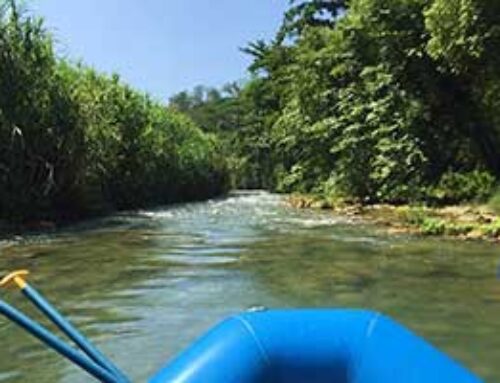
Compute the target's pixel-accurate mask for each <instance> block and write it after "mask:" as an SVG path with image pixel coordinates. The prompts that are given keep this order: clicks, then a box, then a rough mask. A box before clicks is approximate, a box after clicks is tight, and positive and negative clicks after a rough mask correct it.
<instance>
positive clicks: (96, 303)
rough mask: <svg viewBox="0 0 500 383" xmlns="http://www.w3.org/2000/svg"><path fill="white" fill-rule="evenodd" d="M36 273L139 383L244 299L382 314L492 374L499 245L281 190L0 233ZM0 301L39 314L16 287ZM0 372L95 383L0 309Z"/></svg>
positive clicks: (8, 257) (499, 369)
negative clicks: (294, 198) (363, 218)
mask: <svg viewBox="0 0 500 383" xmlns="http://www.w3.org/2000/svg"><path fill="white" fill-rule="evenodd" d="M0 253H1V256H0V271H6V270H11V269H15V268H28V269H30V270H31V271H32V276H31V278H30V280H31V281H32V283H33V285H34V286H36V287H37V288H38V289H39V290H41V291H42V292H43V293H44V294H45V295H46V297H48V298H49V300H51V301H52V302H53V303H54V304H55V305H56V306H57V307H58V308H60V310H61V311H63V312H64V313H65V314H67V315H69V316H70V318H71V320H72V321H73V322H74V323H76V324H77V326H78V327H79V328H80V329H81V330H82V331H83V332H85V333H86V334H87V335H89V337H90V338H91V339H92V340H93V341H94V342H95V343H96V344H97V345H98V346H99V347H100V348H101V349H102V350H103V351H104V352H105V353H106V354H107V355H108V356H110V357H111V358H112V359H113V360H114V361H115V362H116V363H117V364H118V365H120V366H121V367H123V369H124V370H125V371H126V372H127V373H128V374H129V375H130V377H131V378H132V379H133V380H134V381H138V382H139V381H145V380H146V379H147V377H148V376H151V375H152V374H153V373H155V372H156V371H157V370H158V369H159V368H160V367H161V366H162V365H164V364H165V362H166V360H168V359H169V358H170V357H172V356H173V355H174V354H175V353H176V352H178V351H180V350H181V349H182V348H184V347H186V346H187V345H188V344H189V343H190V342H191V341H192V340H193V339H194V338H196V337H197V336H198V335H199V334H201V333H202V332H203V331H204V330H206V329H207V328H208V327H209V326H211V325H213V324H214V323H215V322H217V321H218V320H220V319H222V318H223V317H224V316H226V315H229V314H232V313H236V312H238V311H240V310H244V309H247V308H249V307H252V306H266V307H306V306H307V307H363V308H370V309H375V310H380V311H383V312H384V313H387V314H389V315H391V316H393V317H394V318H396V319H397V320H399V321H401V322H403V323H404V324H406V325H407V326H408V327H410V328H411V329H413V330H415V331H416V332H418V333H419V334H421V335H423V336H425V337H426V338H427V339H429V340H430V341H432V342H433V343H435V344H436V345H438V346H439V347H441V348H442V349H443V350H445V351H446V352H447V353H449V354H451V355H452V356H453V357H454V358H456V359H458V360H459V361H461V362H463V363H465V364H466V365H467V366H469V367H470V368H471V369H473V370H474V371H475V372H476V373H478V374H479V375H480V376H482V377H483V378H484V379H485V380H486V381H487V382H500V366H499V364H498V361H499V360H500V279H499V278H498V277H499V275H498V271H497V270H498V263H499V261H500V248H499V247H498V245H494V244H486V243H464V242H459V241H451V240H443V239H428V238H425V239H422V238H416V237H409V236H394V235H391V236H388V235H386V234H384V233H381V232H380V231H378V230H377V228H375V227H371V226H369V225H363V224H361V223H359V222H350V221H349V220H347V219H345V218H342V217H337V216H334V215H332V213H331V212H317V211H304V210H294V209H292V208H289V207H287V206H286V205H285V204H284V203H283V200H282V198H281V197H279V196H276V195H272V194H268V193H264V192H239V193H234V194H232V195H230V196H229V197H228V198H225V199H220V200H213V201H209V202H203V203H194V204H186V205H178V206H173V207H168V208H164V209H156V210H149V211H140V212H133V213H122V214H117V215H114V216H112V217H108V218H106V219H102V220H98V221H92V222H88V223H85V224H80V225H78V226H76V227H73V228H71V229H65V230H64V231H61V232H57V233H54V234H50V235H32V236H26V237H23V238H17V239H15V240H10V241H4V242H0ZM2 294H3V298H4V299H5V300H7V301H9V302H10V303H12V304H14V305H16V306H17V307H20V308H21V309H22V310H24V311H26V312H28V313H30V315H33V316H37V317H39V316H38V315H37V313H36V312H35V311H34V310H33V309H32V308H31V307H30V306H29V305H28V304H27V303H26V302H25V300H23V298H22V297H21V296H20V294H19V293H18V292H15V291H9V292H6V293H2ZM0 339H1V346H2V347H1V349H0V382H9V383H10V382H38V383H49V382H86V381H90V379H89V378H88V377H87V376H86V375H84V374H83V373H81V372H80V371H79V370H78V369H76V368H75V367H73V366H71V365H70V364H68V363H67V362H66V361H65V360H63V359H61V358H60V357H58V356H57V355H55V354H54V353H52V352H51V351H48V350H47V349H46V348H45V347H43V346H41V345H40V344H39V343H38V342H37V341H35V340H33V339H32V338H31V337H29V336H28V335H27V334H25V333H24V332H23V331H22V330H19V329H18V328H17V327H16V326H14V325H13V324H10V323H7V322H6V321H5V320H4V319H3V318H0Z"/></svg>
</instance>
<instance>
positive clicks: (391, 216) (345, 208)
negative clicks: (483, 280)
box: [287, 194, 500, 243]
mask: <svg viewBox="0 0 500 383" xmlns="http://www.w3.org/2000/svg"><path fill="white" fill-rule="evenodd" d="M287 202H288V203H289V204H290V205H291V206H293V207H295V208H300V209H321V210H332V211H333V212H335V213H336V214H340V215H343V216H348V217H352V218H354V219H359V220H361V221H365V222H371V223H374V224H377V225H379V226H380V227H383V228H384V229H386V230H387V232H389V233H395V234H401V233H409V234H416V235H426V236H446V237H454V238H459V239H464V240H488V241H493V242H497V243H500V215H498V214H496V213H495V212H493V211H492V210H491V209H489V208H488V207H487V206H484V205H457V206H446V207H429V206H411V205H401V206H395V205H388V204H375V205H361V204H348V203H339V202H333V201H328V200H326V199H324V198H321V197H319V196H314V195H303V194H293V195H291V196H289V197H288V199H287Z"/></svg>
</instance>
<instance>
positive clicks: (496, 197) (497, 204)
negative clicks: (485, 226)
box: [488, 189, 500, 214]
mask: <svg viewBox="0 0 500 383" xmlns="http://www.w3.org/2000/svg"><path fill="white" fill-rule="evenodd" d="M488 206H489V207H490V209H491V210H493V211H494V212H495V213H496V214H500V189H497V190H496V192H494V193H493V195H492V196H491V198H490V199H489V201H488Z"/></svg>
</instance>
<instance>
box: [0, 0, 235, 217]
mask: <svg viewBox="0 0 500 383" xmlns="http://www.w3.org/2000/svg"><path fill="white" fill-rule="evenodd" d="M0 12H1V14H0V219H2V218H3V219H7V220H10V221H27V220H36V219H57V218H58V219H72V218H76V217H79V216H82V215H88V214H98V213H101V212H103V211H108V210H110V209H116V208H131V207H138V206H144V205H148V204H153V203H166V202H172V201H179V200H187V199H197V198H204V197H208V196H212V195H215V194H217V193H220V192H222V191H223V190H224V189H225V187H226V185H227V181H226V179H227V174H226V173H227V172H226V166H225V162H224V160H223V159H222V157H221V156H220V154H219V152H220V151H219V148H218V146H219V144H218V143H217V141H216V139H215V137H214V136H213V135H210V134H205V133H203V132H202V131H201V130H200V129H199V128H198V127H197V126H196V125H195V124H194V123H193V122H192V121H191V120H190V119H189V118H188V117H186V116H185V115H183V114H181V113H178V112H175V111H172V110H168V109H167V108H166V107H164V106H163V105H161V104H160V103H159V102H156V101H154V100H152V99H151V98H150V97H148V96H147V95H145V94H142V93H139V92H137V91H135V90H133V89H131V88H130V87H128V86H127V85H125V84H123V83H122V82H121V81H120V79H119V77H118V76H116V75H114V76H107V75H102V74H99V73H97V72H95V71H94V70H92V69H90V68H87V67H85V66H83V65H74V64H70V63H68V62H66V61H64V60H61V59H58V58H57V57H56V56H55V54H54V49H53V46H52V38H51V36H50V34H49V33H47V31H46V30H45V29H44V27H43V23H42V21H41V20H39V19H37V18H33V17H30V16H25V15H23V14H22V13H20V12H19V10H18V8H17V7H16V4H15V2H14V1H13V0H11V1H0Z"/></svg>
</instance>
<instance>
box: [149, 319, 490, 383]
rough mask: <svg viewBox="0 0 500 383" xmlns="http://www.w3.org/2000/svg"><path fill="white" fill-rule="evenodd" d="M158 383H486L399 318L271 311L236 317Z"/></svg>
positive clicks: (198, 344) (169, 369)
mask: <svg viewBox="0 0 500 383" xmlns="http://www.w3.org/2000/svg"><path fill="white" fill-rule="evenodd" d="M150 382H151V383H167V382H168V383H174V382H175V383H181V382H182V383H201V382H204V383H205V382H208V383H210V382H214V383H226V382H231V383H233V382H234V383H257V382H259V383H260V382H264V383H266V382H276V383H281V382H283V383H284V382H286V383H299V382H300V383H305V382H307V383H327V382H328V383H446V382H450V383H451V382H452V383H479V382H481V380H480V379H479V378H477V377H475V376H474V375H473V374H472V373H471V372H469V371H467V370H466V369H465V368H464V367H462V366H461V365H460V364H458V363H457V362H455V361H453V360H452V359H451V358H449V357H448V356H446V355H445V354H443V353H442V352H440V351H438V350H437V349H436V348H434V347H433V346H431V345H430V344H429V343H427V342H426V341H424V340H423V339H422V338H420V337H418V336H417V335H415V334H413V333H412V332H410V331H409V330H407V329H405V328H404V327H402V326H401V325H399V324H397V323H395V322H394V321H392V320H391V319H389V318H387V317H385V316H383V315H381V314H378V313H374V312H370V311H360V310H276V311H275V310H270V311H261V312H248V313H244V314H241V315H238V316H234V317H231V318H229V319H227V320H225V321H223V322H222V323H221V324H219V325H218V326H216V327H215V328H213V329H212V330H211V331H209V332H208V333H207V334H206V335H205V336H203V337H202V338H201V339H199V340H198V341H196V342H195V343H194V344H193V345H192V346H191V347H190V348H188V349H187V350H186V351H185V352H184V353H182V354H181V355H179V356H178V357H177V358H175V359H174V360H173V361H172V362H171V363H170V364H168V365H167V366H166V367H165V368H164V369H162V370H161V371H160V372H159V373H158V374H157V375H156V376H155V377H153V378H152V379H151V380H150Z"/></svg>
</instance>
